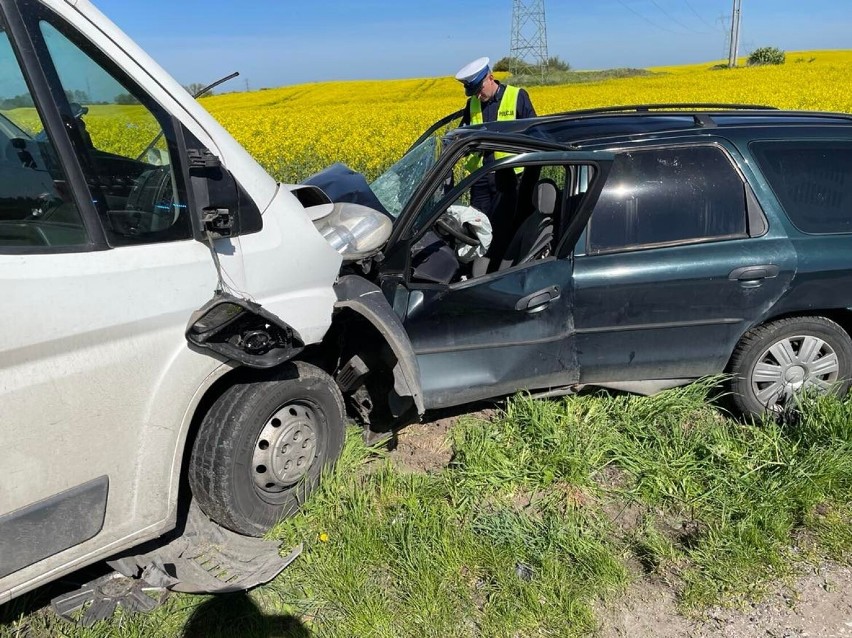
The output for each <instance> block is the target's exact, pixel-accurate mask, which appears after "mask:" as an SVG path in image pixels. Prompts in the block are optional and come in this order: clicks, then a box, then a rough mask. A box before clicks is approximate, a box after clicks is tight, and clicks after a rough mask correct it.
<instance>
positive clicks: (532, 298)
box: [515, 286, 560, 312]
mask: <svg viewBox="0 0 852 638" xmlns="http://www.w3.org/2000/svg"><path fill="white" fill-rule="evenodd" d="M559 294H560V293H559V286H550V287H548V288H542V289H541V290H537V291H535V292H534V293H532V294H529V295H527V296H526V297H521V298H520V299H518V303H516V304H515V310H523V311H525V312H538V311H539V310H544V308H545V307H546V306H547V304H549V303H550V302H551V301H554V300H556V299H559Z"/></svg>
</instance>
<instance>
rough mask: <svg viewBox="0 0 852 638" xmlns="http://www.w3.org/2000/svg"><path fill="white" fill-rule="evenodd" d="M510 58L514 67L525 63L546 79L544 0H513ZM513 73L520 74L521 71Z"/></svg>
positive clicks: (546, 57)
mask: <svg viewBox="0 0 852 638" xmlns="http://www.w3.org/2000/svg"><path fill="white" fill-rule="evenodd" d="M509 56H510V57H511V58H512V64H513V65H516V66H517V65H518V63H519V62H523V63H526V64H528V65H529V66H531V67H534V68H537V69H538V70H539V72H540V73H541V77H542V79H544V74H545V70H546V68H547V60H548V55H547V24H546V22H545V18H544V0H513V5H512V43H511V46H510V52H509ZM511 71H512V73H518V72H519V71H520V69H518V68H514V69H511Z"/></svg>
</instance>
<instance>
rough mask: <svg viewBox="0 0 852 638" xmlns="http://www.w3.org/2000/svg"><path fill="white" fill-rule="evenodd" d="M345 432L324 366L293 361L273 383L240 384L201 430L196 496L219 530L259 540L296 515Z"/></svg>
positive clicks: (195, 453)
mask: <svg viewBox="0 0 852 638" xmlns="http://www.w3.org/2000/svg"><path fill="white" fill-rule="evenodd" d="M344 434H345V412H344V407H343V398H342V396H341V394H340V390H339V389H338V387H337V384H336V383H335V382H334V380H333V379H332V378H331V377H330V376H328V375H327V374H326V373H325V372H323V371H322V370H320V369H319V368H316V367H314V366H312V365H309V364H307V363H302V362H291V363H289V364H287V365H286V366H285V367H284V368H283V369H282V370H281V371H280V372H278V373H277V374H276V375H275V377H274V378H269V379H264V380H260V381H255V382H251V383H241V384H236V385H234V386H232V387H231V388H229V389H228V390H227V391H225V392H224V393H223V394H222V396H221V397H219V399H218V400H217V401H216V402H215V403H214V404H213V406H212V407H211V408H210V410H209V411H208V412H207V414H206V415H205V417H204V419H203V420H202V422H201V426H200V427H199V430H198V435H197V437H196V439H195V443H194V445H193V449H192V455H191V457H190V461H189V483H190V487H191V489H192V493H193V496H194V497H195V499H196V500H197V502H198V505H199V507H201V509H202V511H203V512H204V513H205V514H207V516H209V517H210V518H211V519H213V520H214V521H215V522H217V523H219V524H220V525H222V526H224V527H227V528H228V529H231V530H233V531H235V532H239V533H240V534H246V535H249V536H261V535H263V534H264V533H265V532H266V531H267V530H268V529H269V528H270V527H272V525H274V524H275V523H276V522H277V521H278V520H279V519H281V518H285V517H287V516H290V515H292V514H294V513H295V512H296V511H297V510H298V508H299V506H300V505H301V503H302V502H304V500H305V498H306V497H307V495H308V494H309V493H310V492H311V490H313V488H314V487H315V486H316V485H317V483H318V481H319V477H320V474H321V472H322V470H323V469H324V468H326V467H329V466H331V465H332V464H333V463H334V462H335V461H336V460H337V458H338V457H339V456H340V452H341V450H342V449H343V439H344Z"/></svg>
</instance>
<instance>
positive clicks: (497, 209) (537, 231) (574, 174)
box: [411, 165, 593, 284]
mask: <svg viewBox="0 0 852 638" xmlns="http://www.w3.org/2000/svg"><path fill="white" fill-rule="evenodd" d="M581 169H582V170H581ZM511 170H512V169H502V170H498V171H494V173H495V178H494V179H495V182H496V183H497V184H498V191H500V195H499V196H498V197H497V198H496V199H495V204H494V206H493V207H492V210H491V211H490V214H488V218H489V220H490V222H491V230H492V237H491V241H490V243H489V245H488V246H483V249H484V250H482V251H480V252H484V255H482V256H477V257H476V258H474V259H472V260H470V261H464V260H461V259H459V257H458V252H459V251H458V248H459V247H460V246H461V245H462V244H464V243H469V242H471V241H477V236H476V234H475V233H472V232H470V229H469V228H464V226H466V224H462V225H461V227H460V228H459V227H456V228H455V229H453V228H452V226H453V223H452V222H453V220H452V219H451V218H448V215H446V214H445V215H442V216H441V217H439V218H438V220H437V221H436V222H435V224H433V226H432V227H431V228H430V229H429V230H427V231H426V233H425V234H424V235H423V236H422V237H421V238H420V239H419V240H418V241H417V242H416V243H415V244H414V245H413V247H412V260H411V265H412V272H411V280H412V281H413V282H419V283H434V284H452V283H455V282H459V281H466V280H468V279H471V278H474V277H482V276H485V275H489V274H491V273H495V272H500V271H503V270H507V269H509V268H514V267H517V266H522V265H525V264H530V263H534V262H536V261H538V260H541V259H544V258H546V257H549V256H551V255H553V254H554V251H555V250H556V247H557V246H558V245H559V242H560V240H561V239H562V236H563V234H564V232H565V230H566V228H567V226H568V222H569V221H570V220H571V218H572V216H573V215H574V214H575V213H576V212H577V210H578V208H579V205H580V202H581V200H582V198H583V196H584V194H585V192H586V191H587V190H588V186H589V183H590V182H591V178H590V172H591V171H592V170H593V168H592V167H591V166H582V167H579V166H564V165H544V166H542V165H537V166H536V165H531V166H527V167H525V168H524V170H523V173H521V175H520V178H519V179H517V180H514V179H513V180H508V179H506V173H507V171H508V172H511ZM500 173H503V175H502V176H501V175H500ZM581 173H582V174H581ZM483 179H485V178H484V177H483ZM506 182H508V183H509V184H510V186H509V189H510V190H509V191H508V193H507V191H505V190H502V189H503V184H504V183H506ZM515 183H516V184H517V187H516V188H515V189H514V192H513V191H512V190H511V188H512V187H511V185H512V184H515ZM566 193H567V194H566ZM455 201H456V203H458V204H465V205H466V204H468V203H469V202H470V192H469V191H467V190H466V191H462V192H459V193H458V196H457V197H456V199H455ZM448 226H450V227H449V228H448ZM465 236H467V240H465Z"/></svg>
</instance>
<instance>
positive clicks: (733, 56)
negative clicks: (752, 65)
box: [728, 0, 742, 68]
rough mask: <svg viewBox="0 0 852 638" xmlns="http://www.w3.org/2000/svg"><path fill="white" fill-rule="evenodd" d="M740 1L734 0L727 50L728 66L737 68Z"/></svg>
mask: <svg viewBox="0 0 852 638" xmlns="http://www.w3.org/2000/svg"><path fill="white" fill-rule="evenodd" d="M741 4H742V0H734V7H733V9H732V12H731V43H730V45H731V48H730V49H729V50H728V66H729V67H730V68H734V67H735V66H737V49H738V48H739V46H740V8H741Z"/></svg>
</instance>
